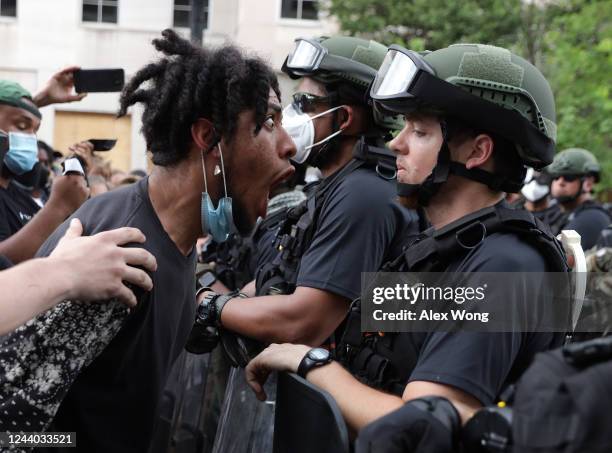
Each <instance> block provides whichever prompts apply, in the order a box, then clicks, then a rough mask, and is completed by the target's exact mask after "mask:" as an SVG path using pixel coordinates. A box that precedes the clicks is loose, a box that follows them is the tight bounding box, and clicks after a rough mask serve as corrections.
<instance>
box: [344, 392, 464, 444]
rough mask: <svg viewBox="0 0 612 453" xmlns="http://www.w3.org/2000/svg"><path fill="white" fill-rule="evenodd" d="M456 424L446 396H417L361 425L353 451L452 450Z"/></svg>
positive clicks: (453, 410) (455, 441)
mask: <svg viewBox="0 0 612 453" xmlns="http://www.w3.org/2000/svg"><path fill="white" fill-rule="evenodd" d="M460 426H461V421H460V418H459V413H458V412H457V409H455V406H453V405H452V403H451V402H450V401H448V400H447V399H446V398H442V397H439V396H428V397H425V398H419V399H416V400H412V401H409V402H408V403H406V404H405V405H404V406H403V407H401V408H399V409H398V410H396V411H394V412H391V413H390V414H387V415H385V416H384V417H381V418H379V419H378V420H375V421H373V422H372V423H370V424H369V425H367V426H365V427H364V428H363V429H362V430H361V431H360V432H359V437H357V441H356V442H355V453H412V452H427V453H453V452H455V451H456V446H457V435H458V432H459V428H460Z"/></svg>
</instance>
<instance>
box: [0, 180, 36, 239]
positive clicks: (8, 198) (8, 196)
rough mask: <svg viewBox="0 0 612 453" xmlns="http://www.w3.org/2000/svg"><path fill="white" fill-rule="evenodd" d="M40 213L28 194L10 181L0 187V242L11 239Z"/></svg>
mask: <svg viewBox="0 0 612 453" xmlns="http://www.w3.org/2000/svg"><path fill="white" fill-rule="evenodd" d="M38 211H40V206H39V205H38V204H37V203H36V202H35V201H34V200H33V199H32V197H31V196H30V194H29V193H27V192H26V191H25V190H23V189H21V188H19V187H17V186H16V185H15V184H13V182H12V181H11V182H10V183H9V185H8V187H7V188H6V189H5V188H4V187H0V241H4V240H5V239H7V238H9V237H11V236H12V235H13V234H15V233H17V232H18V231H19V230H20V229H21V228H23V226H24V225H25V224H26V223H28V222H29V221H30V219H31V218H32V217H34V215H35V214H36V213H37V212H38Z"/></svg>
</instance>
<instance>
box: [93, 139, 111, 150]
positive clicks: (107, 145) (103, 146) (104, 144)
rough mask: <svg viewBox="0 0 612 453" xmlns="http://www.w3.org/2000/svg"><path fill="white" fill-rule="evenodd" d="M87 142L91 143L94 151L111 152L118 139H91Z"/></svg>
mask: <svg viewBox="0 0 612 453" xmlns="http://www.w3.org/2000/svg"><path fill="white" fill-rule="evenodd" d="M87 141H88V142H91V144H92V145H93V150H94V151H110V150H111V149H113V147H114V146H115V143H117V139H116V138H90V139H89V140H87Z"/></svg>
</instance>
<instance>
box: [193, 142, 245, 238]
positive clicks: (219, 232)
mask: <svg viewBox="0 0 612 453" xmlns="http://www.w3.org/2000/svg"><path fill="white" fill-rule="evenodd" d="M217 146H219V154H220V155H221V176H222V177H223V190H224V194H225V196H224V197H222V198H221V199H220V200H219V205H218V206H217V208H216V209H215V205H214V204H213V201H212V200H211V198H210V195H209V194H208V181H207V180H206V162H205V160H204V153H202V169H203V171H204V192H202V205H201V211H200V212H201V215H202V232H204V233H208V234H210V235H211V236H212V237H213V240H214V241H215V242H224V241H226V240H227V238H228V237H229V235H230V234H231V233H234V232H235V231H237V229H236V226H235V225H234V217H233V215H232V199H231V198H230V197H228V196H227V184H226V180H225V167H224V165H223V151H222V150H221V143H218V145H217Z"/></svg>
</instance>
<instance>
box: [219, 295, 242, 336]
mask: <svg viewBox="0 0 612 453" xmlns="http://www.w3.org/2000/svg"><path fill="white" fill-rule="evenodd" d="M235 297H241V298H244V297H245V295H244V294H243V293H241V292H239V291H232V292H231V293H227V294H223V295H222V296H219V297H217V298H216V299H215V307H216V312H217V313H216V314H217V326H218V327H223V325H222V324H221V312H222V311H223V307H225V304H226V303H227V302H228V301H229V300H230V299H234V298H235Z"/></svg>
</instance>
